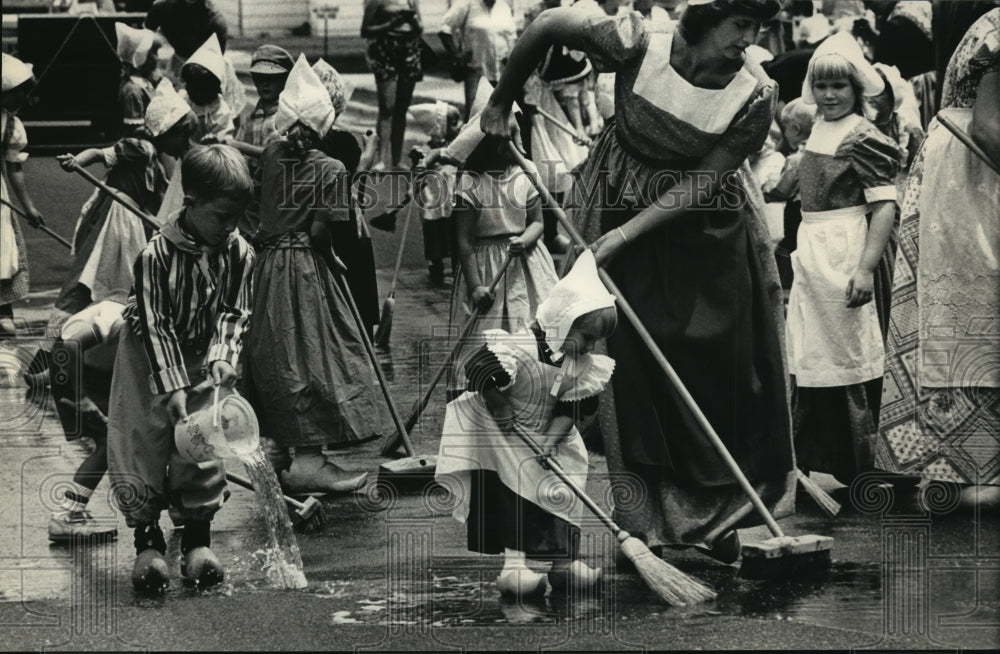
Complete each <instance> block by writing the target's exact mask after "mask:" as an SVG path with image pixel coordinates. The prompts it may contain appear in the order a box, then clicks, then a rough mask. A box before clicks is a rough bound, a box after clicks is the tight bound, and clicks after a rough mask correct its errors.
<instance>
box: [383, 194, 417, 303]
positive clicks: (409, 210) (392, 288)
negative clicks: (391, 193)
mask: <svg viewBox="0 0 1000 654" xmlns="http://www.w3.org/2000/svg"><path fill="white" fill-rule="evenodd" d="M415 186H416V180H415V179H413V180H411V181H410V202H409V203H408V204H409V206H406V207H403V208H402V209H400V211H405V212H406V218H404V219H403V233H402V234H400V235H399V251H397V252H396V266H395V268H393V270H392V283H391V284H390V285H389V297H396V282H398V281H399V271H400V269H401V268H402V267H403V249H404V248H405V247H406V235H407V233H409V231H410V219H411V218H413V211H414V209H413V205H414V204H415V202H414V198H413V191H414V190H415Z"/></svg>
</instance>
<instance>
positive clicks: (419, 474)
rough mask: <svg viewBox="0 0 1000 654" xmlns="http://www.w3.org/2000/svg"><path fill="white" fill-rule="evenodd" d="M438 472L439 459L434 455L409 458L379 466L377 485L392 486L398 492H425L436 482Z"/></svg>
mask: <svg viewBox="0 0 1000 654" xmlns="http://www.w3.org/2000/svg"><path fill="white" fill-rule="evenodd" d="M436 470H437V457H436V456H434V455H433V454H429V455H425V456H408V457H404V458H402V459H396V460H395V461H387V462H385V463H383V464H381V465H379V467H378V477H376V480H375V483H377V484H389V485H392V486H393V487H395V489H396V491H397V492H406V491H410V490H419V491H423V490H426V488H427V485H428V484H429V483H432V482H433V481H434V472H435V471H436Z"/></svg>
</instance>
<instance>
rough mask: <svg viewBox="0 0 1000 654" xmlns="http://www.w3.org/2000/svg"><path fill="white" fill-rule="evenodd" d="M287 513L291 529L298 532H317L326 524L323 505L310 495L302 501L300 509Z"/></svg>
mask: <svg viewBox="0 0 1000 654" xmlns="http://www.w3.org/2000/svg"><path fill="white" fill-rule="evenodd" d="M289 508H291V507H289ZM289 513H290V514H291V518H292V527H294V528H295V530H296V531H299V532H311V531H319V530H321V529H322V528H323V525H325V524H326V516H325V515H324V514H323V505H322V504H320V503H319V500H317V499H316V498H315V497H313V496H311V495H310V496H308V497H306V498H305V500H303V502H302V506H301V508H298V509H295V510H292V511H290V512H289Z"/></svg>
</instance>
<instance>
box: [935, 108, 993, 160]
mask: <svg viewBox="0 0 1000 654" xmlns="http://www.w3.org/2000/svg"><path fill="white" fill-rule="evenodd" d="M937 119H938V122H939V123H941V124H942V125H944V126H945V127H947V128H948V131H949V132H951V133H952V134H954V135H955V138H957V139H958V140H959V141H961V142H962V144H963V145H964V146H965V147H967V148H969V150H971V151H972V154H974V155H976V156H977V157H979V158H980V159H981V160H982V161H983V163H984V164H986V165H987V166H988V167H989V168H990V169H991V170H992V171H993V172H995V173H996V174H997V175H1000V167H998V166H997V163H996V162H995V161H993V160H992V159H990V155H988V154H986V152H984V151H983V149H982V148H981V147H979V145H978V144H977V143H976V142H975V141H973V140H972V137H971V136H969V135H968V133H966V132H965V130H963V129H962V128H961V127H959V126H958V125H956V124H955V123H954V122H953V121H952V119H951V118H948V116H946V115H945V114H944V112H941V113H939V114H938V115H937Z"/></svg>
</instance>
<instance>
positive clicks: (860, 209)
mask: <svg viewBox="0 0 1000 654" xmlns="http://www.w3.org/2000/svg"><path fill="white" fill-rule="evenodd" d="M867 213H868V207H867V205H860V206H856V207H846V208H843V209H833V210H830V211H815V212H812V211H803V212H802V224H801V225H800V226H799V232H798V249H797V250H796V251H795V252H793V253H792V257H791V259H792V270H793V271H794V273H795V283H794V284H793V285H792V292H791V295H790V297H789V299H788V317H787V324H786V332H785V333H786V339H785V340H786V345H787V347H788V368H789V372H790V373H791V374H793V375H795V383H796V385H798V386H803V387H833V386H849V385H851V384H860V383H863V382H866V381H869V380H872V379H875V378H878V377H881V376H882V371H883V365H884V360H885V346H884V345H883V343H882V335H881V332H880V331H879V324H878V314H877V313H876V310H875V303H874V302H869V303H867V304H865V305H863V306H861V307H857V308H854V309H849V308H848V307H847V293H846V290H847V283H848V281H849V280H850V278H851V275H852V274H853V273H854V270H855V268H857V265H858V262H859V261H860V260H861V254H862V252H863V251H864V248H865V238H866V237H867V235H868V223H867V220H866V218H865V216H866V215H867Z"/></svg>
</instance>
